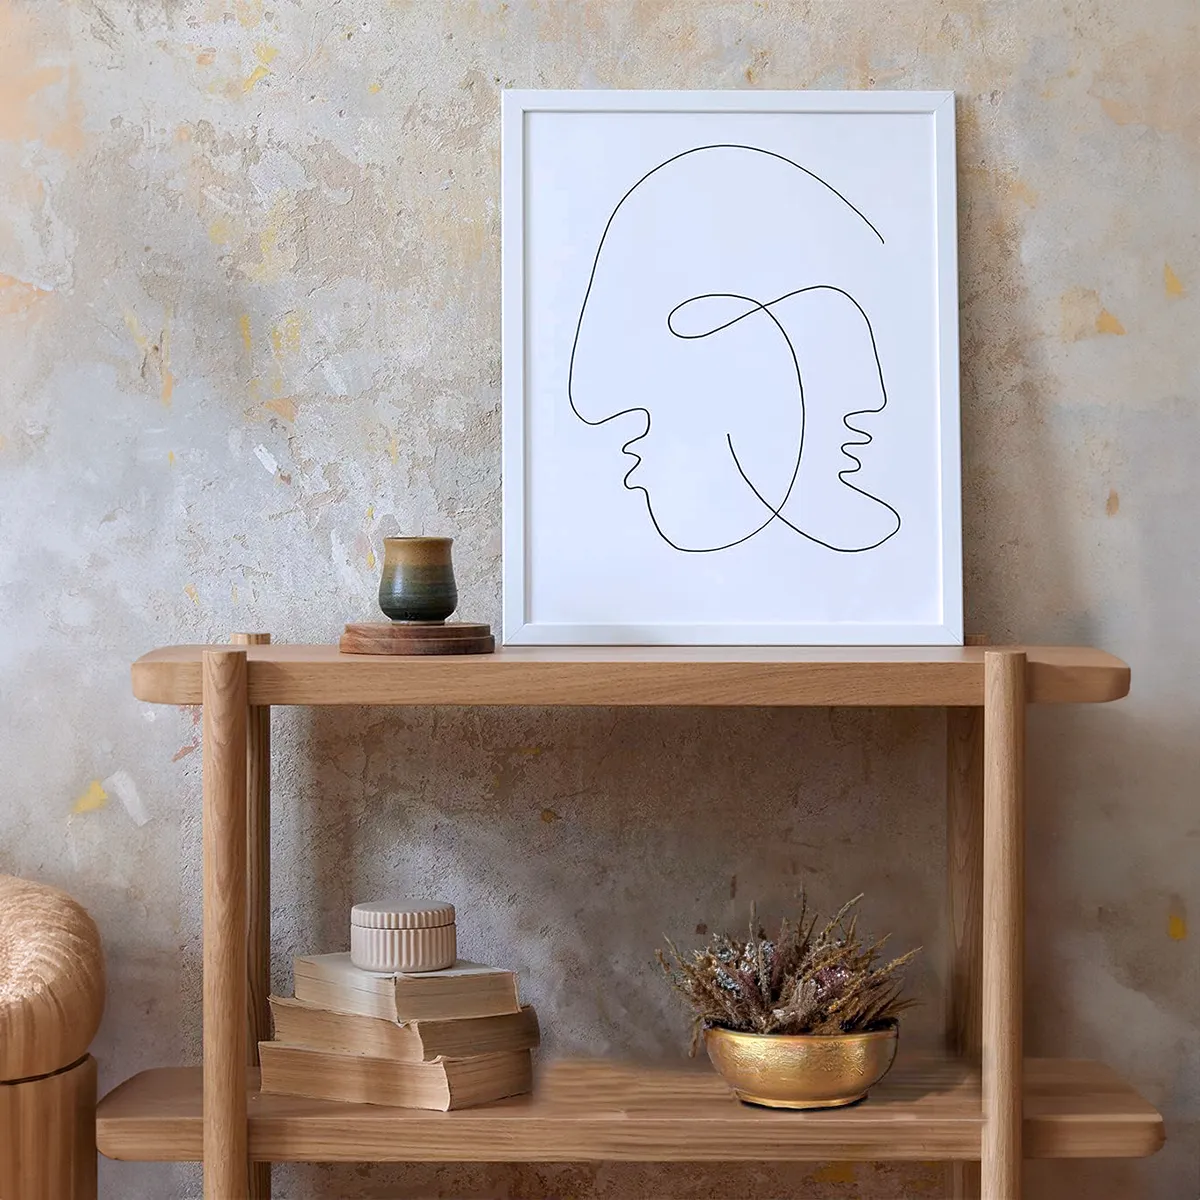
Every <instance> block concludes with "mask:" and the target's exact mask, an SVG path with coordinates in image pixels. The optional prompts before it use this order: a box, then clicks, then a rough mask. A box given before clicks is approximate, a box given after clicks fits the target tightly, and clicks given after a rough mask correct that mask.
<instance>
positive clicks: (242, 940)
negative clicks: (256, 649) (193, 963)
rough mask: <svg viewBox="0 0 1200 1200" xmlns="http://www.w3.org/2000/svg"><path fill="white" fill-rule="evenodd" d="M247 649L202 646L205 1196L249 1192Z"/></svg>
mask: <svg viewBox="0 0 1200 1200" xmlns="http://www.w3.org/2000/svg"><path fill="white" fill-rule="evenodd" d="M246 677H247V670H246V651H245V650H234V649H228V650H226V649H220V650H205V651H204V655H203V660H202V667H201V678H202V700H203V704H204V1197H205V1200H241V1197H244V1196H248V1195H249V1193H250V1182H249V1171H248V1168H249V1158H248V1152H247V1127H246V1040H247V1039H246V726H247V718H248V715H249V710H248V708H247V692H246Z"/></svg>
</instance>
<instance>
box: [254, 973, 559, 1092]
mask: <svg viewBox="0 0 1200 1200" xmlns="http://www.w3.org/2000/svg"><path fill="white" fill-rule="evenodd" d="M295 976H296V994H295V996H294V997H286V996H272V997H271V1012H272V1014H273V1016H274V1019H275V1037H274V1040H272V1041H269V1042H260V1043H259V1046H258V1049H259V1059H260V1062H261V1064H262V1090H263V1091H264V1092H276V1093H282V1094H284V1095H291V1096H309V1097H313V1098H315V1099H320V1100H346V1101H353V1102H357V1103H364V1104H390V1105H395V1106H397V1107H400V1108H432V1109H438V1110H440V1111H442V1112H446V1111H447V1110H449V1109H452V1108H468V1107H470V1106H471V1105H473V1104H484V1103H487V1102H488V1101H490V1100H499V1099H501V1098H502V1097H504V1096H516V1095H519V1094H521V1093H522V1092H528V1091H531V1090H532V1086H533V1067H532V1060H531V1054H530V1052H531V1050H532V1049H533V1047H535V1046H536V1045H537V1044H538V1041H539V1031H538V1022H537V1014H536V1013H535V1012H534V1011H533V1009H532V1008H531V1007H530V1006H528V1005H526V1006H525V1007H522V1006H521V1003H520V1001H519V999H518V997H517V977H516V975H515V974H514V973H513V972H512V971H503V970H500V969H499V968H498V967H485V966H482V965H481V964H479V963H470V962H463V961H462V960H461V959H460V960H459V961H458V962H456V963H455V964H454V966H453V967H448V968H446V969H445V970H442V971H429V972H423V973H421V974H411V975H406V974H395V975H378V974H375V973H373V972H370V971H361V970H359V969H358V968H357V967H356V966H354V965H353V963H351V961H350V956H349V955H348V954H314V955H309V956H306V957H301V958H297V959H296V960H295Z"/></svg>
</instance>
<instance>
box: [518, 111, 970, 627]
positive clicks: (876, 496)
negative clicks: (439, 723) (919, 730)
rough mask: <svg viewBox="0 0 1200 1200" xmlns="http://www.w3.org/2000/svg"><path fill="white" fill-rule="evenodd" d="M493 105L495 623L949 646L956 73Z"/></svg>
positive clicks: (955, 536) (954, 610)
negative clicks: (498, 474) (497, 248)
mask: <svg viewBox="0 0 1200 1200" xmlns="http://www.w3.org/2000/svg"><path fill="white" fill-rule="evenodd" d="M503 105H504V107H503V135H504V141H503V236H504V245H503V276H504V282H503V291H504V296H503V299H504V332H503V356H504V640H505V642H506V643H508V644H510V645H512V644H517V645H521V644H548V645H571V644H580V645H588V644H627V645H651V644H665V645H754V644H759V645H779V644H783V645H787V644H793V645H816V644H844V645H886V644H914V645H920V644H924V645H948V644H959V643H961V641H962V560H961V553H962V552H961V538H962V531H961V512H960V468H959V419H958V404H959V397H958V295H957V263H956V221H955V186H954V185H955V155H954V97H953V94H952V93H949V92H755V91H745V92H738V91H728V92H628V91H577V92H572V91H510V92H506V93H505V94H504V101H503Z"/></svg>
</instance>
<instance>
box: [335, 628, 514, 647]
mask: <svg viewBox="0 0 1200 1200" xmlns="http://www.w3.org/2000/svg"><path fill="white" fill-rule="evenodd" d="M338 649H339V650H341V652H342V653H343V654H491V653H492V651H494V650H495V649H496V639H495V638H494V637H493V636H492V627H491V626H490V625H477V624H473V623H471V622H468V621H455V622H454V623H453V624H450V625H445V624H439V623H438V622H437V621H410V622H401V621H391V622H379V621H376V622H363V623H358V624H354V623H352V624H349V625H347V626H346V632H345V633H343V634H342V638H341V641H340V642H339V643H338Z"/></svg>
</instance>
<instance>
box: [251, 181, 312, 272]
mask: <svg viewBox="0 0 1200 1200" xmlns="http://www.w3.org/2000/svg"><path fill="white" fill-rule="evenodd" d="M289 204H290V197H288V196H286V195H285V196H282V197H280V199H278V200H276V202H275V203H274V204H273V205H272V206H271V211H270V212H269V213H268V214H267V224H266V228H264V229H263V231H262V232H261V233H260V234H259V235H258V250H259V261H258V262H256V263H243V264H242V265H241V266H240V267H239V270H240V271H241V272H242V274H243V275H245V276H246V277H247V278H249V279H251V280H253V281H254V282H255V283H276V282H278V281H279V280H280V279H282V278H283V277H284V276H285V275H287V274H288V273H289V272H290V271H291V270H292V268H293V267H294V266H295V265H296V259H297V258H298V257H299V256H298V254H297V252H296V247H295V246H294V245H292V243H291V241H290V239H289V238H288V237H286V236H285V233H284V222H285V220H286V218H287V216H288V213H289Z"/></svg>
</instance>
